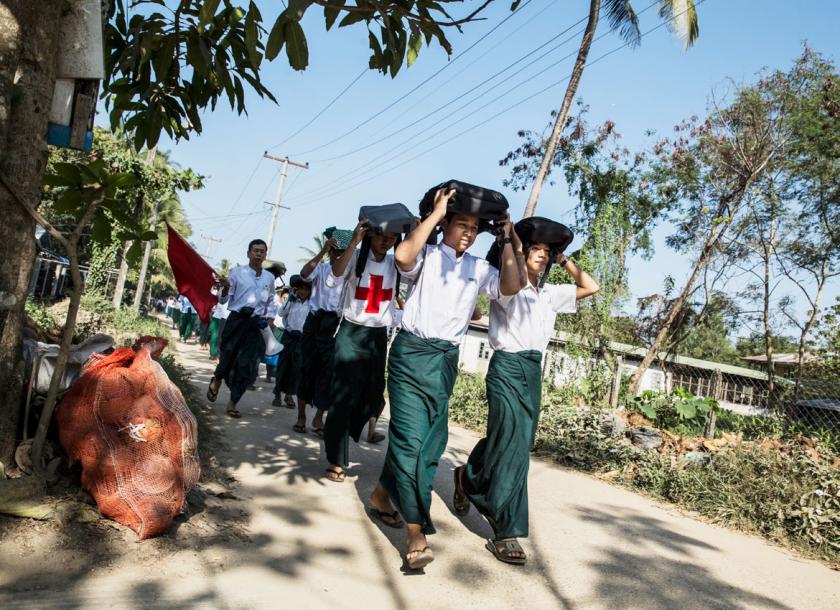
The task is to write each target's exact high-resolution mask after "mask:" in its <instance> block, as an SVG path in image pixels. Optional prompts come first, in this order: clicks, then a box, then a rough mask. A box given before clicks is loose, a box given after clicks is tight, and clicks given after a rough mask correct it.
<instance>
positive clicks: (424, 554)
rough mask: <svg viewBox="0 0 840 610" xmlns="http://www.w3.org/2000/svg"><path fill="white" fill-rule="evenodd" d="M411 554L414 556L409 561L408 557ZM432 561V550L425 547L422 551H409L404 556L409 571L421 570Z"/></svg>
mask: <svg viewBox="0 0 840 610" xmlns="http://www.w3.org/2000/svg"><path fill="white" fill-rule="evenodd" d="M411 554H414V557H412V558H411V559H409V558H408V556H409V555H411ZM434 560H435V554H434V553H432V549H430V548H429V547H427V546H425V547H423V548H422V549H417V550H416V551H409V552H408V553H406V554H405V563H406V565H407V566H408V569H409V570H422V569H423V568H425V567H426V566H427V565H429V564H430V563H432V562H433V561H434Z"/></svg>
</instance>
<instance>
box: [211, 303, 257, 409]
mask: <svg viewBox="0 0 840 610" xmlns="http://www.w3.org/2000/svg"><path fill="white" fill-rule="evenodd" d="M264 353H265V341H263V338H262V334H261V333H260V327H259V319H258V318H255V317H253V316H251V315H250V312H249V313H246V314H240V313H239V312H238V311H232V312H230V316H229V317H228V319H227V321H226V322H225V328H224V330H223V331H222V344H221V346H220V350H219V365H218V366H217V367H216V371H215V372H214V374H213V376H214V377H215V378H216V379H224V380H225V383H226V384H227V386H228V388H230V399H231V401H232V402H233V404H237V403H238V402H239V400H240V399H241V398H242V395H243V394H245V391H246V390H247V389H248V386H249V385H251V383H252V381H253V379H254V371H255V366H256V363H257V362H259V357H260V356H261V355H262V354H264Z"/></svg>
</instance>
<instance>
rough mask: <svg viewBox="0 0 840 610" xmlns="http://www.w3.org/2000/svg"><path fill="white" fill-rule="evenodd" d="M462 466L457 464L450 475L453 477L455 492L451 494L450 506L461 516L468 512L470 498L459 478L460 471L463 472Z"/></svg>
mask: <svg viewBox="0 0 840 610" xmlns="http://www.w3.org/2000/svg"><path fill="white" fill-rule="evenodd" d="M464 468H465V467H464V466H458V467H457V468H456V469H455V470H454V471H453V472H452V477H453V478H454V479H455V492H454V493H453V494H452V507H453V508H454V509H455V514H456V515H458V516H460V517H463V516H464V515H466V514H467V513H468V512H470V499H469V498H468V497H467V494H466V493H464V483H463V480H462V479H461V473H462V472H464Z"/></svg>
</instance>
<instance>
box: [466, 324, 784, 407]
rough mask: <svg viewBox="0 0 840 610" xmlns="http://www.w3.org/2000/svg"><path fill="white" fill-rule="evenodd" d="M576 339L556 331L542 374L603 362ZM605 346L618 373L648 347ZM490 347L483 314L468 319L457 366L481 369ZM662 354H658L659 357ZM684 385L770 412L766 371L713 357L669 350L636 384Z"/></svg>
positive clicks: (567, 373)
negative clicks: (581, 347) (582, 351)
mask: <svg viewBox="0 0 840 610" xmlns="http://www.w3.org/2000/svg"><path fill="white" fill-rule="evenodd" d="M579 343H580V339H578V338H577V337H575V336H574V335H572V334H571V333H566V332H563V331H558V332H557V334H556V335H555V336H554V338H553V339H552V340H551V343H550V344H549V346H548V349H547V350H546V353H545V354H544V356H543V376H544V378H545V379H550V380H551V381H552V383H554V384H555V385H558V386H559V385H564V384H567V383H573V382H574V381H576V380H577V379H581V378H583V377H584V376H585V375H586V374H587V371H589V370H591V369H592V368H593V366H603V367H605V368H606V366H607V363H606V361H603V360H602V361H601V362H596V359H595V358H593V357H590V356H581V355H580V353H579V350H575V349H574V346H575V345H576V344H579ZM608 349H609V350H610V352H611V353H612V354H613V355H614V356H616V357H620V358H616V362H617V363H618V365H619V367H620V373H621V375H622V376H630V375H632V374H633V372H634V371H635V370H636V369H638V368H639V364H640V363H641V361H642V359H643V358H644V356H645V353H646V351H647V350H645V349H644V348H641V347H636V346H633V345H628V344H626V343H617V342H610V344H609V346H608ZM492 354H493V350H492V349H491V348H490V343H489V340H488V337H487V320H486V318H484V319H482V320H480V321H477V322H473V323H471V324H470V327H469V330H468V331H467V334H466V336H465V337H464V339H463V341H462V343H461V350H460V357H459V363H458V364H459V366H460V368H461V370H463V371H464V372H467V373H477V374H481V375H484V374H486V373H487V367H488V365H489V363H490V356H491V355H492ZM665 357H666V355H665V354H662V358H665ZM677 387H682V388H684V389H686V390H688V391H690V392H691V393H692V394H694V395H695V396H712V395H716V396H717V397H718V398H717V400H718V402H719V403H720V405H721V406H722V407H723V408H724V409H728V410H730V411H734V412H737V413H741V414H744V415H765V416H766V415H769V414H770V411H769V410H768V408H767V404H768V400H769V391H768V390H769V386H768V383H767V373H765V372H762V371H757V370H753V369H749V368H745V367H740V366H733V365H731V364H722V363H720V362H711V361H708V360H700V359H697V358H688V357H686V356H673V355H668V356H667V365H666V366H665V367H663V365H662V363H661V360H660V361H657V362H654V363H653V364H652V365H651V366H650V368H648V370H647V371H645V373H644V375H643V376H642V381H641V386H640V390H641V391H644V390H655V391H658V392H669V393H670V392H671V391H673V389H674V388H677Z"/></svg>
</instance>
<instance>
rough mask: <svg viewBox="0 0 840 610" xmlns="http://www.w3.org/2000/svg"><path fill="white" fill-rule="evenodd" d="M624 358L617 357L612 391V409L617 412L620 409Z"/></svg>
mask: <svg viewBox="0 0 840 610" xmlns="http://www.w3.org/2000/svg"><path fill="white" fill-rule="evenodd" d="M623 361H624V358H622V357H621V356H616V357H615V369H614V370H613V383H612V389H611V391H610V408H611V409H612V410H615V409H616V407H618V394H619V392H621V365H622V363H623Z"/></svg>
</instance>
